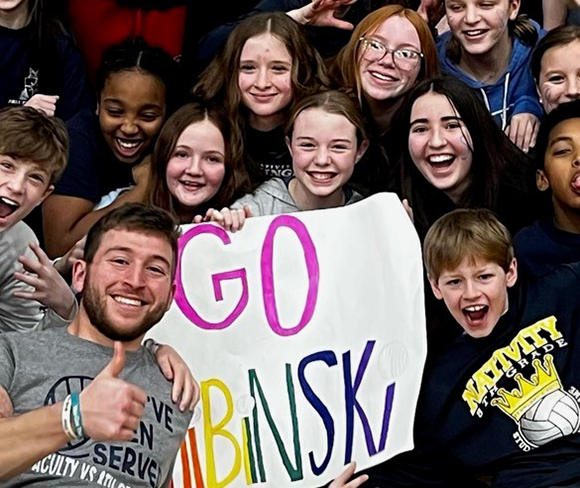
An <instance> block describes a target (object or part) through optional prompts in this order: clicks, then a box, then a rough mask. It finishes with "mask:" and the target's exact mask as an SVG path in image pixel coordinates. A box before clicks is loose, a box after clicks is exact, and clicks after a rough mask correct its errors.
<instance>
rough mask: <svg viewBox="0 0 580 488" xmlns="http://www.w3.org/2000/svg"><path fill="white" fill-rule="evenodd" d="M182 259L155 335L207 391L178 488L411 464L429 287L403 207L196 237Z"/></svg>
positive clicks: (190, 234) (190, 232)
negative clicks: (404, 460)
mask: <svg viewBox="0 0 580 488" xmlns="http://www.w3.org/2000/svg"><path fill="white" fill-rule="evenodd" d="M179 254H180V256H179V265H178V270H177V275H176V283H177V292H176V297H175V301H174V304H173V306H172V308H171V310H170V311H169V312H168V313H167V315H166V316H165V318H164V319H163V321H162V323H161V324H159V325H158V326H156V327H155V329H154V330H153V331H152V334H151V336H152V337H154V338H155V339H156V340H157V341H159V342H163V343H169V344H171V345H173V346H174V347H175V348H176V349H177V350H178V352H179V353H180V354H181V355H182V356H183V357H184V359H185V360H186V361H187V362H188V364H189V365H190V367H191V369H192V371H193V372H194V375H195V377H196V379H197V380H198V381H199V383H200V386H201V400H200V402H199V405H198V407H197V408H196V412H195V414H194V417H193V420H192V425H191V428H190V430H189V432H188V435H187V438H186V442H185V443H184V445H183V446H182V449H181V452H180V456H179V458H178V462H177V465H176V470H175V478H174V483H175V486H176V487H184V488H189V487H195V488H201V487H204V488H214V487H242V486H244V487H245V486H248V485H256V486H268V487H275V488H284V487H297V488H298V487H316V486H322V485H324V484H325V483H327V482H328V481H329V480H331V479H333V478H334V477H335V476H336V475H337V474H339V473H340V472H342V471H343V470H344V466H345V465H346V464H348V463H349V462H350V461H351V460H355V461H357V464H358V467H359V468H360V469H362V468H366V467H369V466H372V465H375V464H378V463H380V462H382V461H384V460H386V459H388V458H390V457H392V456H394V455H395V454H397V453H399V452H401V451H405V450H408V449H411V448H412V446H413V441H412V427H413V416H414V412H415V405H416V401H417V396H418V392H419V387H420V382H421V374H422V371H423V365H424V361H425V354H426V338H425V335H426V334H425V318H424V308H423V271H422V264H421V252H420V245H419V240H418V238H417V235H416V233H415V231H414V229H413V226H412V223H411V221H410V219H409V217H408V216H407V215H406V213H405V211H404V209H403V207H402V205H401V204H400V202H399V200H398V199H397V197H396V196H395V195H393V194H380V195H376V196H374V197H371V198H369V199H366V200H364V201H362V202H360V203H356V204H354V205H350V206H348V207H344V208H338V209H330V210H318V211H311V212H301V213H295V214H289V215H279V216H271V217H259V218H251V219H249V220H248V221H247V222H246V225H245V227H244V229H243V230H242V231H241V232H237V233H234V234H230V233H227V232H225V231H224V230H223V229H222V228H220V227H218V226H216V225H214V224H209V223H208V224H199V225H191V226H186V227H184V229H183V236H182V238H181V240H180V252H179Z"/></svg>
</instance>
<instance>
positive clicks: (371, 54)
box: [359, 37, 423, 69]
mask: <svg viewBox="0 0 580 488" xmlns="http://www.w3.org/2000/svg"><path fill="white" fill-rule="evenodd" d="M359 41H360V42H361V43H362V45H363V47H364V49H365V51H364V54H363V56H364V57H365V58H366V59H368V60H369V61H380V60H381V59H383V58H384V57H385V55H386V54H387V53H391V54H392V55H393V62H394V63H395V65H396V66H397V67H398V68H400V69H413V68H414V67H415V66H417V64H418V63H419V62H420V61H421V58H422V57H423V53H420V52H417V51H414V50H413V49H408V48H402V49H389V48H387V47H386V46H385V45H384V44H383V43H382V42H380V41H377V40H376V39H372V38H367V37H361V38H360V39H359Z"/></svg>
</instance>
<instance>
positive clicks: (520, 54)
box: [437, 21, 545, 130]
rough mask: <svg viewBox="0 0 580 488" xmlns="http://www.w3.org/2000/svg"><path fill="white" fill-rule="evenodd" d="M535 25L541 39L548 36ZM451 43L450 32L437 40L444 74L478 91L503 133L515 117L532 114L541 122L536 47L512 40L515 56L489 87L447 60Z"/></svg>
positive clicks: (514, 38)
mask: <svg viewBox="0 0 580 488" xmlns="http://www.w3.org/2000/svg"><path fill="white" fill-rule="evenodd" d="M532 23H533V24H534V27H535V28H536V31H538V33H539V37H540V38H541V37H542V36H543V35H544V33H545V32H544V31H543V30H541V29H540V26H539V25H538V24H537V23H535V22H533V21H532ZM450 39H451V32H450V31H447V32H445V33H444V34H442V35H441V36H439V38H438V39H437V54H438V55H439V62H440V63H441V71H443V73H445V74H447V75H451V76H454V77H455V78H457V79H459V80H461V81H463V82H464V83H465V84H467V85H468V86H470V87H471V88H473V89H474V90H477V92H478V93H479V94H480V96H481V97H482V98H483V101H484V102H485V105H486V106H487V108H488V110H489V111H490V112H491V114H492V115H493V117H494V119H495V120H496V122H497V123H498V124H499V125H500V127H501V128H502V130H503V129H505V128H506V127H507V126H508V125H509V123H510V120H511V118H512V117H513V116H514V115H516V114H521V113H531V114H533V115H535V116H536V117H538V119H541V118H542V116H543V114H544V111H543V109H542V106H541V105H540V100H539V99H538V93H537V91H536V84H535V83H534V78H533V77H532V71H531V68H530V59H531V57H532V51H533V49H534V46H528V45H526V44H523V43H522V42H521V41H520V39H519V38H517V37H515V36H513V41H514V42H513V48H512V55H511V59H510V62H509V65H508V67H507V69H506V70H505V72H504V73H503V74H502V75H501V76H500V78H499V79H498V81H497V82H496V83H495V84H493V85H486V84H485V83H481V82H480V81H478V80H474V79H473V78H471V77H470V76H469V75H467V74H466V73H465V72H463V71H461V69H460V68H459V66H457V64H455V63H454V62H453V61H451V60H450V59H449V58H448V57H447V44H448V43H449V41H450Z"/></svg>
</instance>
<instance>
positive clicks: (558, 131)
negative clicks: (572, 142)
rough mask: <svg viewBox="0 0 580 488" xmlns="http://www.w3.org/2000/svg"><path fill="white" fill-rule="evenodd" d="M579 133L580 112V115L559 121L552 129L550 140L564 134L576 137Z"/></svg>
mask: <svg viewBox="0 0 580 488" xmlns="http://www.w3.org/2000/svg"><path fill="white" fill-rule="evenodd" d="M579 134H580V114H578V117H572V118H569V119H565V120H562V121H560V122H558V123H557V124H556V125H555V126H554V127H553V128H552V130H551V131H550V135H549V140H550V141H551V140H553V139H554V138H556V137H561V136H563V135H566V136H569V137H576V136H578V135H579Z"/></svg>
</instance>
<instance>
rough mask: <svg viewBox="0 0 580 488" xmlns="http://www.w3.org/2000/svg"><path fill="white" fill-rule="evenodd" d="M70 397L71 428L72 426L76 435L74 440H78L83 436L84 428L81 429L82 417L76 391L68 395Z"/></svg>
mask: <svg viewBox="0 0 580 488" xmlns="http://www.w3.org/2000/svg"><path fill="white" fill-rule="evenodd" d="M70 399H71V410H72V415H71V423H72V428H73V430H74V433H75V436H76V439H75V440H80V439H82V438H83V437H85V429H83V417H82V415H81V402H80V396H79V394H78V393H72V394H71V395H70Z"/></svg>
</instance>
